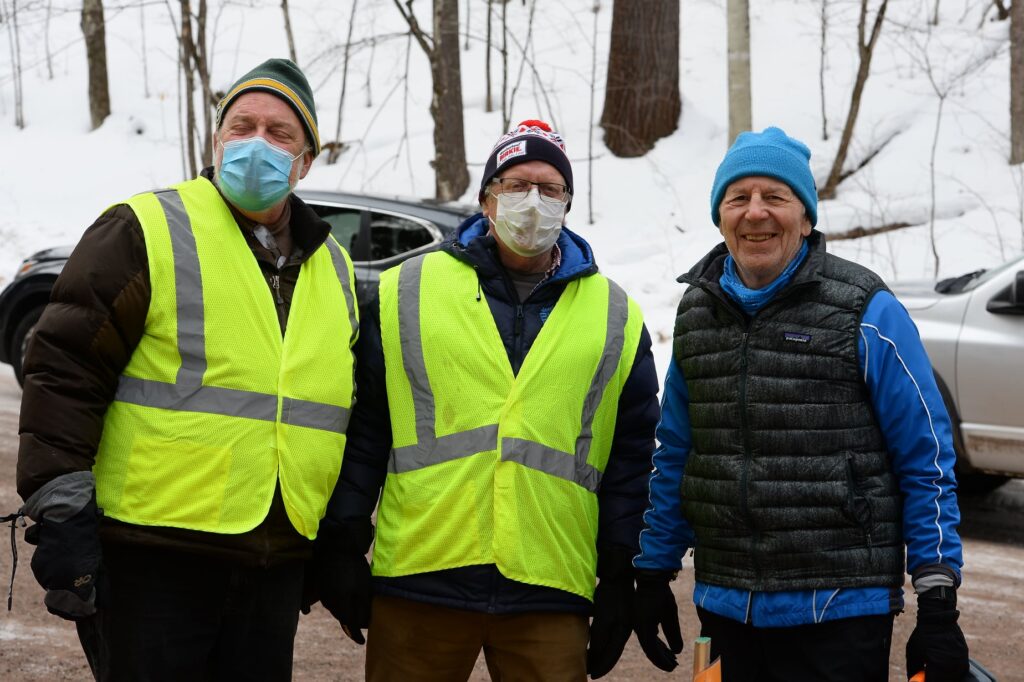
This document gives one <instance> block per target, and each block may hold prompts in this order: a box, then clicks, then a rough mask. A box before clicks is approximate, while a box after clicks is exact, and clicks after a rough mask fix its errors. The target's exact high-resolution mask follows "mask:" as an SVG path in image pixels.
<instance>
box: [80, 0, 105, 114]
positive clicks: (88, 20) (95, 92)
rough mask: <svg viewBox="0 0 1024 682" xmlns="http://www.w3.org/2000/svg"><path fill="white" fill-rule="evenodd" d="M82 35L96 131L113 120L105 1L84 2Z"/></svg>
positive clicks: (90, 112)
mask: <svg viewBox="0 0 1024 682" xmlns="http://www.w3.org/2000/svg"><path fill="white" fill-rule="evenodd" d="M80 26H81V28H82V35H83V36H85V57H86V61H88V63H89V116H90V117H91V119H92V129H93V130H96V129H97V128H99V127H100V126H101V125H103V121H104V119H106V118H107V116H110V88H109V86H108V84H107V38H106V27H105V24H104V21H103V0H83V1H82V21H81V23H80Z"/></svg>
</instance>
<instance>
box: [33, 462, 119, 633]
mask: <svg viewBox="0 0 1024 682" xmlns="http://www.w3.org/2000/svg"><path fill="white" fill-rule="evenodd" d="M72 476H73V477H75V479H74V480H72V481H71V484H70V485H68V484H67V483H68V481H67V479H68V477H72ZM61 479H65V481H64V482H63V484H62V483H61ZM61 479H55V480H54V481H51V483H53V484H55V485H50V484H47V485H46V486H44V487H43V488H41V489H40V490H39V492H38V493H37V494H36V495H33V496H32V497H30V498H29V500H28V501H27V502H26V503H25V507H24V511H25V513H26V514H27V515H28V516H29V517H30V518H32V519H33V520H34V521H36V523H35V525H33V526H29V528H27V529H26V530H25V541H26V542H28V543H29V544H31V545H35V546H36V551H35V553H34V554H33V555H32V564H31V565H32V573H33V574H35V576H36V580H37V581H38V582H39V584H40V585H42V587H43V588H44V589H45V590H46V597H45V598H44V599H43V603H44V604H45V605H46V610H47V611H49V612H50V613H52V614H54V615H56V616H60V617H61V618H64V619H66V620H81V619H83V618H88V617H89V616H92V615H93V614H95V613H96V593H97V589H96V586H97V584H98V578H99V572H100V560H101V558H102V552H101V550H100V539H99V517H100V514H101V512H100V510H99V509H98V508H97V507H96V493H95V490H94V489H93V487H92V474H91V473H89V474H88V485H87V486H86V485H85V484H84V483H83V484H82V485H79V484H80V483H82V481H84V480H85V479H84V478H83V477H78V476H77V475H73V474H69V475H67V476H64V477H61Z"/></svg>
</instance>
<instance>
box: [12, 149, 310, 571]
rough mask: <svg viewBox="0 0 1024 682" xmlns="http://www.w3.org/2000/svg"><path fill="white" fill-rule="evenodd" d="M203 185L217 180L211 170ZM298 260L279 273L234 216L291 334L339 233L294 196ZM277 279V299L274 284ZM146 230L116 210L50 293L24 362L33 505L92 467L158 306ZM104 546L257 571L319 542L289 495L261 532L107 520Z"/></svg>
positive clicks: (88, 235)
mask: <svg viewBox="0 0 1024 682" xmlns="http://www.w3.org/2000/svg"><path fill="white" fill-rule="evenodd" d="M202 177H205V178H207V179H208V180H209V179H211V177H212V172H211V169H209V168H208V169H206V170H204V171H203V173H202ZM289 208H290V213H291V217H290V231H291V237H292V254H291V256H290V257H289V259H288V261H287V262H286V263H285V264H284V265H283V266H282V267H281V268H280V270H279V269H278V268H277V267H276V264H275V262H274V261H275V259H274V257H273V256H272V255H271V253H270V252H269V251H268V250H267V249H265V248H264V247H263V246H262V245H261V244H260V243H259V242H258V241H257V240H256V238H255V237H254V236H253V233H252V228H253V227H254V226H253V223H252V221H250V220H248V219H247V218H245V217H244V216H242V215H241V214H238V213H235V219H236V221H237V222H238V224H239V229H241V230H242V232H243V234H244V235H245V237H246V241H247V242H248V244H249V246H250V248H251V249H252V252H253V257H254V258H255V259H256V261H257V262H258V263H259V266H260V269H261V271H262V272H263V275H264V278H265V279H266V281H267V286H268V288H269V289H270V290H271V293H272V294H273V295H274V299H275V301H277V307H278V319H279V320H280V323H281V334H282V335H283V334H284V330H285V324H286V322H287V318H288V309H289V305H290V304H291V299H292V292H293V291H294V289H295V282H296V281H297V279H298V276H299V268H300V266H301V265H302V262H303V261H304V260H305V259H306V258H307V257H308V255H309V254H311V253H313V252H314V251H315V250H316V249H317V248H319V247H320V246H321V245H323V243H324V241H325V240H326V239H327V235H328V234H329V233H330V226H329V225H328V224H327V223H325V222H324V221H322V220H321V219H320V218H319V217H318V216H317V215H316V214H315V213H314V212H313V210H312V209H311V208H310V207H309V206H307V205H306V204H305V203H303V202H302V200H300V199H299V198H298V197H296V196H294V195H292V197H291V198H290V205H289ZM275 277H276V278H277V279H278V285H279V293H280V296H279V297H278V296H277V294H276V293H274V290H273V289H274V288H273V280H274V278H275ZM150 293H151V290H150V282H149V267H148V263H147V259H146V245H145V241H144V238H143V234H142V227H141V226H140V225H139V221H138V219H137V218H136V216H135V213H134V212H133V211H132V210H131V209H130V208H129V207H128V206H127V205H125V204H119V205H116V206H113V207H111V208H110V209H108V210H107V211H106V212H105V213H104V214H103V215H101V216H100V217H99V218H98V219H97V220H96V222H95V223H93V224H92V226H91V227H89V229H88V230H86V232H85V234H84V235H83V236H82V239H81V241H79V243H78V245H77V246H76V247H75V250H74V252H73V253H72V254H71V257H70V258H69V259H68V262H67V265H65V266H64V270H63V271H62V272H61V275H60V277H58V278H57V281H56V283H55V284H54V286H53V291H52V292H51V294H50V303H49V305H47V307H46V310H45V312H44V313H43V316H42V317H41V318H40V319H39V322H38V324H37V325H36V329H35V334H34V336H33V338H32V341H31V343H30V344H29V347H28V350H27V353H26V355H25V364H24V368H25V386H24V394H23V397H22V403H21V426H20V434H21V443H20V448H19V451H18V493H19V494H20V495H21V497H22V498H23V499H26V498H28V497H29V496H30V495H31V494H32V493H33V492H35V491H36V490H37V489H39V488H40V487H41V486H42V485H43V484H45V483H46V482H48V481H50V480H52V479H53V478H55V477H57V476H60V475H62V474H67V473H71V472H73V471H87V470H90V469H91V468H92V465H93V461H94V458H95V456H96V450H97V447H98V446H99V442H100V435H101V434H102V432H103V418H104V414H105V413H106V410H107V406H108V405H109V404H110V403H111V401H112V400H113V399H114V393H115V391H116V390H117V384H118V379H119V377H120V376H121V372H122V371H123V370H124V368H125V367H126V366H127V364H128V360H129V359H130V358H131V355H132V352H133V351H134V350H135V347H136V346H137V345H138V343H139V340H140V339H141V338H142V333H143V330H144V328H145V323H146V314H147V312H148V309H149V300H150ZM100 534H101V537H102V539H103V541H104V542H105V543H118V544H136V545H147V546H152V547H164V548H168V549H177V550H181V551H187V552H197V553H202V554H208V555H214V556H220V557H224V558H226V559H229V560H232V561H238V562H241V563H245V564H253V565H271V564H275V563H279V562H281V561H285V560H289V559H296V558H305V557H306V556H308V555H309V554H310V550H311V546H312V543H310V542H309V541H308V540H306V539H305V538H304V537H302V536H301V535H299V533H298V532H297V531H295V529H294V528H293V527H292V525H291V523H290V522H289V521H288V518H287V516H286V514H285V510H284V504H283V502H282V500H281V495H280V489H278V491H277V492H276V493H275V495H274V500H273V503H272V504H271V508H270V511H269V513H268V514H267V518H266V519H265V520H264V521H263V523H261V524H260V525H259V526H258V527H256V528H255V529H253V530H251V531H249V532H247V533H242V534H239V535H223V534H214V533H204V532H200V531H191V530H183V529H177V528H165V527H152V526H137V525H132V524H127V523H121V522H118V521H115V520H113V519H108V518H105V519H104V520H103V523H102V525H101V528H100Z"/></svg>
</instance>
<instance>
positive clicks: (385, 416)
mask: <svg viewBox="0 0 1024 682" xmlns="http://www.w3.org/2000/svg"><path fill="white" fill-rule="evenodd" d="M359 317H360V330H359V339H358V340H357V341H356V345H355V348H354V353H355V356H356V403H355V407H354V408H353V410H352V418H351V419H350V420H349V424H348V430H347V432H346V441H347V442H346V445H345V457H344V459H343V460H342V463H341V474H340V475H339V477H338V484H337V485H336V486H335V488H334V493H333V495H332V496H331V499H330V501H329V502H328V504H327V513H326V516H325V517H324V520H323V522H322V524H323V525H325V526H326V527H330V526H331V525H332V524H334V525H340V524H344V523H347V522H349V521H359V520H363V519H369V518H370V515H371V514H372V513H373V510H374V507H376V506H377V498H378V497H379V496H380V491H381V488H382V487H383V486H384V479H385V478H386V476H387V466H388V457H389V456H390V453H391V416H390V413H389V411H388V398H387V383H386V380H385V372H384V347H383V344H382V342H381V333H380V312H379V305H378V302H377V299H376V297H375V298H374V300H373V301H372V302H370V303H368V304H366V305H365V306H363V307H362V308H361V309H360V316H359Z"/></svg>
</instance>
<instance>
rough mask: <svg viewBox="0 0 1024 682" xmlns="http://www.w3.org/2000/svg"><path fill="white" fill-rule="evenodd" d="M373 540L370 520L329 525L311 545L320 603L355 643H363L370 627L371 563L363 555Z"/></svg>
mask: <svg viewBox="0 0 1024 682" xmlns="http://www.w3.org/2000/svg"><path fill="white" fill-rule="evenodd" d="M372 541H373V525H372V524H371V523H370V520H369V519H365V520H361V521H351V522H345V523H341V524H331V525H330V526H328V527H327V528H324V529H322V531H321V533H320V536H319V537H318V538H317V540H316V543H315V544H314V546H313V575H314V578H313V579H314V581H315V585H316V591H317V593H318V594H319V597H320V602H321V603H322V604H323V605H324V608H326V609H327V610H328V611H330V612H331V615H332V616H334V618H335V620H337V621H338V623H340V624H341V629H342V630H344V632H345V634H346V635H348V637H349V639H351V640H352V641H353V642H355V643H356V644H365V643H366V639H365V638H364V637H363V632H362V631H363V629H365V628H367V627H369V626H370V600H371V597H372V589H371V587H370V564H369V563H367V561H366V552H367V551H369V549H370V543H371V542H372Z"/></svg>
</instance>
